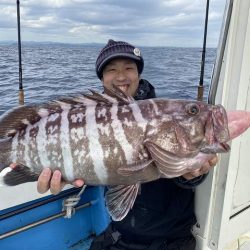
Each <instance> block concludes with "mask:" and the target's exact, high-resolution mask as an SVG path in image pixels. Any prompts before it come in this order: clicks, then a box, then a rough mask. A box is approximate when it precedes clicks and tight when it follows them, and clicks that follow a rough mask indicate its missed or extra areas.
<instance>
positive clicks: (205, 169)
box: [183, 155, 218, 180]
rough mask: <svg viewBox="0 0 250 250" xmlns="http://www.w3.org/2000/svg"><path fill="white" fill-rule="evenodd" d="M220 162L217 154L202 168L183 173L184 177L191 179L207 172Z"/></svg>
mask: <svg viewBox="0 0 250 250" xmlns="http://www.w3.org/2000/svg"><path fill="white" fill-rule="evenodd" d="M217 162H218V157H217V155H214V157H213V158H211V159H210V160H209V161H207V162H206V163H205V164H204V165H203V166H202V167H201V168H199V169H196V170H194V171H191V172H188V173H186V174H184V175H183V177H184V178H185V179H187V180H191V179H193V178H196V177H198V176H201V175H203V174H207V173H208V172H209V171H210V170H211V169H212V168H213V167H214V166H215V165H216V164H217Z"/></svg>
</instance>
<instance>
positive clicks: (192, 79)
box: [0, 44, 216, 114]
mask: <svg viewBox="0 0 250 250" xmlns="http://www.w3.org/2000/svg"><path fill="white" fill-rule="evenodd" d="M100 49H101V47H99V46H87V45H71V44H24V45H23V46H22V68H23V88H24V95H25V103H26V104H28V103H40V102H45V101H48V100H51V99H55V98H57V97H60V96H68V95H74V94H77V93H81V92H87V91H88V89H94V90H99V91H101V90H102V87H101V86H102V85H101V82H100V81H99V79H98V78H97V77H96V74H95V60H96V57H97V55H98V52H99V51H100ZM141 51H142V55H143V57H144V61H145V68H144V72H143V74H142V77H143V78H145V79H147V80H148V81H150V82H151V83H152V84H153V85H154V86H155V88H156V94H157V95H158V96H161V97H162V96H164V97H168V98H178V99H179V98H180V99H194V98H196V95H197V94H196V91H197V85H198V83H199V78H200V67H201V66H200V64H201V53H202V49H201V48H172V47H163V48H160V47H143V48H141ZM215 56H216V49H213V48H209V49H207V54H206V63H205V78H204V85H205V96H206V95H207V93H208V89H209V84H210V79H211V74H212V68H213V64H214V60H215ZM18 67H19V66H18V51H17V46H16V45H3V44H2V45H0V114H1V113H3V112H4V111H7V110H9V109H11V108H12V107H15V106H17V105H18V85H19V82H18V81H19V79H18V75H19V74H18Z"/></svg>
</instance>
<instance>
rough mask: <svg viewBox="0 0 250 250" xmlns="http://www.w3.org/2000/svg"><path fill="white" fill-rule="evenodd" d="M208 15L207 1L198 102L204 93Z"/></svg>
mask: <svg viewBox="0 0 250 250" xmlns="http://www.w3.org/2000/svg"><path fill="white" fill-rule="evenodd" d="M208 13H209V0H207V5H206V17H205V29H204V38H203V49H202V59H201V73H200V82H199V86H198V93H197V100H198V101H203V93H204V86H203V80H204V67H205V58H206V43H207V24H208Z"/></svg>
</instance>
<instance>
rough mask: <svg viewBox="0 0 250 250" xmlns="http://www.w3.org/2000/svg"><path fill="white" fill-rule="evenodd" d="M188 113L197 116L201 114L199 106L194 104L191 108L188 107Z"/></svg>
mask: <svg viewBox="0 0 250 250" xmlns="http://www.w3.org/2000/svg"><path fill="white" fill-rule="evenodd" d="M187 111H188V113H189V114H190V115H197V114H199V113H200V108H199V106H198V105H197V104H192V105H191V106H189V107H188V110H187Z"/></svg>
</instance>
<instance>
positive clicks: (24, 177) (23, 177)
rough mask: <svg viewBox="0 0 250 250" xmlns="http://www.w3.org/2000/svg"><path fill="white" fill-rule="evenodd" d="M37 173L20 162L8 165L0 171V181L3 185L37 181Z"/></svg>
mask: <svg viewBox="0 0 250 250" xmlns="http://www.w3.org/2000/svg"><path fill="white" fill-rule="evenodd" d="M38 177H39V174H37V173H35V172H32V170H31V169H30V168H28V167H26V166H24V165H22V164H18V165H15V166H14V167H12V166H9V167H6V168H4V169H3V170H2V171H1V172H0V183H2V185H4V186H16V185H19V184H22V183H26V182H33V181H37V179H38Z"/></svg>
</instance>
